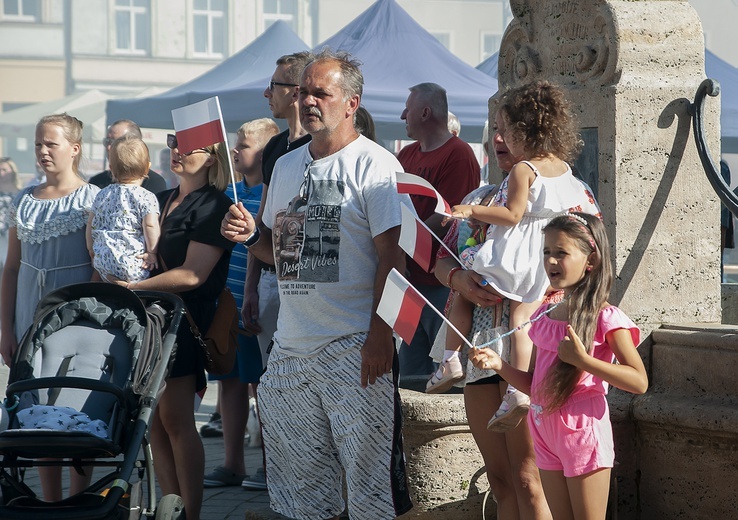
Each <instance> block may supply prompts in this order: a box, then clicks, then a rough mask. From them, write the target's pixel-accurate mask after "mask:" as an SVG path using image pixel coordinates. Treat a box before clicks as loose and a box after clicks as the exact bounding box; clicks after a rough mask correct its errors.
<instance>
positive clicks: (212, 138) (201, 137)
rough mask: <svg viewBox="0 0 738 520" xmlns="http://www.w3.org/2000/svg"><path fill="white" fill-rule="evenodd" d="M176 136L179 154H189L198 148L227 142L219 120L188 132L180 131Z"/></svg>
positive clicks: (194, 127)
mask: <svg viewBox="0 0 738 520" xmlns="http://www.w3.org/2000/svg"><path fill="white" fill-rule="evenodd" d="M176 134H177V150H178V151H179V153H188V152H191V151H193V150H197V149H198V148H205V147H206V146H210V145H213V144H215V143H222V142H223V141H225V136H224V135H223V131H222V127H221V125H220V121H219V120H218V119H216V120H214V121H210V122H208V123H205V124H203V125H199V126H193V127H192V128H188V129H186V130H179V131H178V132H176Z"/></svg>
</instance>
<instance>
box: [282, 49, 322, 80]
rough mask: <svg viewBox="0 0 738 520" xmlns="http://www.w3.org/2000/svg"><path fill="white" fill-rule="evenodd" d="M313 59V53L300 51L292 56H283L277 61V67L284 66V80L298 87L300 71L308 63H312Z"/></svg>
mask: <svg viewBox="0 0 738 520" xmlns="http://www.w3.org/2000/svg"><path fill="white" fill-rule="evenodd" d="M313 58H314V56H313V53H312V52H310V51H300V52H295V53H293V54H285V55H284V56H282V57H280V58H279V59H278V60H277V66H280V65H286V66H287V67H286V68H285V79H286V80H287V81H288V82H289V83H294V84H295V85H299V84H300V77H301V76H302V71H303V70H305V67H306V66H307V64H308V63H310V62H311V61H313Z"/></svg>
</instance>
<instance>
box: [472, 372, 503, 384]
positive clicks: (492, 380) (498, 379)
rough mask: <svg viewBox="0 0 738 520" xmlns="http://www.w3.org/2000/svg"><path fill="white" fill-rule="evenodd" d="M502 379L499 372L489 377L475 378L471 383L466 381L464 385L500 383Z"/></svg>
mask: <svg viewBox="0 0 738 520" xmlns="http://www.w3.org/2000/svg"><path fill="white" fill-rule="evenodd" d="M503 381H504V379H502V378H501V377H500V374H495V375H493V376H490V377H484V378H482V379H477V380H476V381H472V382H471V383H467V384H466V385H467V386H469V385H499V384H500V383H502V382H503Z"/></svg>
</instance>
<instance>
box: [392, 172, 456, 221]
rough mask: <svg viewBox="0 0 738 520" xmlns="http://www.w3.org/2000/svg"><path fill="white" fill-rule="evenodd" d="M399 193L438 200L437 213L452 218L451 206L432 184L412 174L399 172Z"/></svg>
mask: <svg viewBox="0 0 738 520" xmlns="http://www.w3.org/2000/svg"><path fill="white" fill-rule="evenodd" d="M397 192H398V193H407V194H408V195H423V196H425V197H433V198H435V199H436V213H440V214H441V215H446V216H451V206H449V205H448V202H446V201H445V200H444V198H443V197H441V194H440V193H438V192H437V191H436V189H435V188H434V187H433V186H432V185H431V183H430V182H428V181H427V180H425V179H424V178H422V177H419V176H418V175H413V174H412V173H404V172H397Z"/></svg>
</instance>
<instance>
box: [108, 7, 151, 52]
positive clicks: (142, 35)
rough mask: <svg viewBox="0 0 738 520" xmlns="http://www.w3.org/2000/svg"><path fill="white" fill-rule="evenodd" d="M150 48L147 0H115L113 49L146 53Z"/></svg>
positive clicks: (149, 16)
mask: <svg viewBox="0 0 738 520" xmlns="http://www.w3.org/2000/svg"><path fill="white" fill-rule="evenodd" d="M150 50H151V9H150V6H149V0H115V51H116V52H117V53H121V54H148V53H149V51H150Z"/></svg>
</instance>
